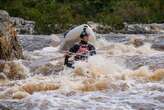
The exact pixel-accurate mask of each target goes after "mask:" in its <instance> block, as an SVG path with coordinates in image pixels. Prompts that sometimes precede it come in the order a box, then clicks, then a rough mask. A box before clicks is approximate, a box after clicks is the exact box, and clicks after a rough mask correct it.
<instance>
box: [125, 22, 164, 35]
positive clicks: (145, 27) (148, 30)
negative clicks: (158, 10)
mask: <svg viewBox="0 0 164 110" xmlns="http://www.w3.org/2000/svg"><path fill="white" fill-rule="evenodd" d="M124 33H128V34H156V33H164V23H163V24H156V23H152V24H127V23H124Z"/></svg>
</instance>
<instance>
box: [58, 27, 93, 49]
mask: <svg viewBox="0 0 164 110" xmlns="http://www.w3.org/2000/svg"><path fill="white" fill-rule="evenodd" d="M84 27H87V28H86V32H87V33H88V34H89V42H90V43H94V41H95V40H96V36H95V34H94V32H93V30H92V28H91V27H90V26H89V25H87V24H82V25H80V26H77V27H75V28H73V29H72V30H70V31H69V32H68V33H67V34H66V36H65V38H64V39H63V41H62V43H61V45H60V50H62V51H63V50H64V51H66V50H69V49H70V48H71V47H72V46H73V45H74V44H75V43H76V42H79V41H80V34H81V32H82V31H83V29H84Z"/></svg>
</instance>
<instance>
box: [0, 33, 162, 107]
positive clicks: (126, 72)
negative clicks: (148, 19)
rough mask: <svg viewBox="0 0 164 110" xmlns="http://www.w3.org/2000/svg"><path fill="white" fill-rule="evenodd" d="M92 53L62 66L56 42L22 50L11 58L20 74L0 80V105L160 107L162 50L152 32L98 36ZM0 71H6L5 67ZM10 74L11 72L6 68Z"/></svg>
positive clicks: (62, 56)
mask: <svg viewBox="0 0 164 110" xmlns="http://www.w3.org/2000/svg"><path fill="white" fill-rule="evenodd" d="M99 36H100V37H99V38H98V39H97V41H96V42H95V46H96V49H97V55H95V56H93V57H90V58H89V59H88V61H86V62H76V63H75V69H69V68H67V67H64V66H63V60H64V59H63V58H64V54H63V53H61V52H59V51H58V48H59V45H58V46H56V47H52V46H50V47H44V48H43V49H40V50H34V51H27V50H24V56H25V59H24V60H17V61H14V62H13V63H14V65H16V66H15V67H16V69H15V71H16V73H15V74H18V75H21V76H24V77H23V78H20V79H9V78H7V77H6V78H5V79H2V80H1V81H0V85H1V86H0V99H1V101H0V108H2V107H3V108H5V107H6V108H9V109H11V110H164V52H163V51H157V50H154V49H152V48H151V45H152V41H153V40H156V39H158V37H157V35H138V37H139V38H140V39H142V41H143V42H144V43H143V45H141V46H135V43H134V42H133V39H134V38H135V37H134V36H137V35H121V36H117V37H115V35H113V37H112V36H110V37H109V36H108V35H99ZM4 69H5V70H4V71H9V67H8V66H6V67H5V68H4ZM11 74H12V72H11Z"/></svg>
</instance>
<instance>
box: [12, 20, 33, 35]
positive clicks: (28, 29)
mask: <svg viewBox="0 0 164 110" xmlns="http://www.w3.org/2000/svg"><path fill="white" fill-rule="evenodd" d="M11 21H12V22H13V23H14V25H15V26H16V30H17V32H18V34H33V33H34V32H35V30H34V28H35V22H34V21H28V20H24V19H23V18H19V17H11Z"/></svg>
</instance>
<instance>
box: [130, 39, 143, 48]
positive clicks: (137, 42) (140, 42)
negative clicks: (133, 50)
mask: <svg viewBox="0 0 164 110" xmlns="http://www.w3.org/2000/svg"><path fill="white" fill-rule="evenodd" d="M130 42H131V43H132V44H133V45H134V46H135V47H140V46H142V45H144V42H143V39H140V38H132V39H130Z"/></svg>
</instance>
